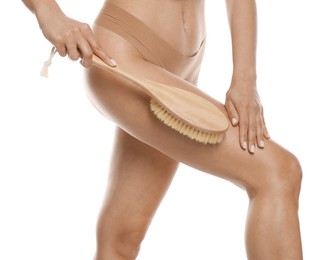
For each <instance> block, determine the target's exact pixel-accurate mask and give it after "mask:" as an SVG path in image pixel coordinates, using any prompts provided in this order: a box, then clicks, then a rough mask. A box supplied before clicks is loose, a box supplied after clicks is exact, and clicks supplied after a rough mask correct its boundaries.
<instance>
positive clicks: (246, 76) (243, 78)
mask: <svg viewBox="0 0 332 260" xmlns="http://www.w3.org/2000/svg"><path fill="white" fill-rule="evenodd" d="M256 81H257V74H256V70H247V71H241V72H240V71H234V72H233V75H232V83H245V84H246V85H247V84H248V85H256Z"/></svg>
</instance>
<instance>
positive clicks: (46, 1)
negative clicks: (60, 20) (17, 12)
mask: <svg viewBox="0 0 332 260" xmlns="http://www.w3.org/2000/svg"><path fill="white" fill-rule="evenodd" d="M22 2H23V3H24V4H25V5H26V7H27V8H28V9H29V10H30V11H31V12H32V13H34V14H35V15H36V17H37V20H38V22H39V25H40V26H41V25H42V23H43V20H44V19H47V17H50V15H51V14H58V13H60V14H63V12H62V11H61V9H60V7H59V5H58V4H57V2H56V1H55V0H22Z"/></svg>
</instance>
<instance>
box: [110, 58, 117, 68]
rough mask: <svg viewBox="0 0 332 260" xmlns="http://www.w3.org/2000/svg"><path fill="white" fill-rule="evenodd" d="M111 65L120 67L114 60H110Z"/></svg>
mask: <svg viewBox="0 0 332 260" xmlns="http://www.w3.org/2000/svg"><path fill="white" fill-rule="evenodd" d="M110 64H111V65H112V66H113V67H115V66H116V65H118V64H117V63H116V61H115V60H113V59H110Z"/></svg>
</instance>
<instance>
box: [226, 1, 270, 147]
mask: <svg viewBox="0 0 332 260" xmlns="http://www.w3.org/2000/svg"><path fill="white" fill-rule="evenodd" d="M226 6H227V14H228V20H229V26H230V30H231V37H232V50H233V77H232V82H231V86H230V88H229V90H228V92H227V94H226V102H225V105H226V108H227V111H228V115H229V118H230V120H231V121H232V124H233V126H237V125H239V128H240V145H241V147H242V148H243V149H247V148H248V149H249V151H250V152H251V153H254V152H255V149H256V145H257V146H258V147H260V148H263V147H264V139H265V138H269V134H268V132H267V129H266V126H265V122H264V115H263V108H262V105H261V103H260V99H259V95H258V93H257V89H256V41H257V40H256V38H257V14H256V2H255V0H226Z"/></svg>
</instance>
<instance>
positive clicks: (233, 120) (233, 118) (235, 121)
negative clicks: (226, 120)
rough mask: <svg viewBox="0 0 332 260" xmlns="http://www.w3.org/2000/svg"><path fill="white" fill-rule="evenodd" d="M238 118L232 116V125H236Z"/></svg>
mask: <svg viewBox="0 0 332 260" xmlns="http://www.w3.org/2000/svg"><path fill="white" fill-rule="evenodd" d="M236 123H237V119H236V118H235V117H232V125H236Z"/></svg>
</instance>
